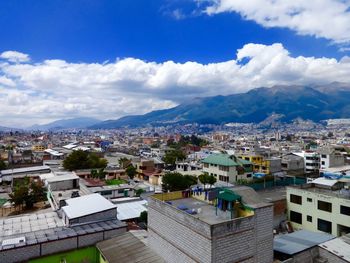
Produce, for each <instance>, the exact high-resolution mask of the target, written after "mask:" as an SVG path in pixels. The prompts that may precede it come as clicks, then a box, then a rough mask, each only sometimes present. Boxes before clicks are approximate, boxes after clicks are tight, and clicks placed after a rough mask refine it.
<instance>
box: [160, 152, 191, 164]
mask: <svg viewBox="0 0 350 263" xmlns="http://www.w3.org/2000/svg"><path fill="white" fill-rule="evenodd" d="M184 159H186V155H185V154H184V153H183V152H182V151H181V150H178V149H174V150H173V151H168V152H167V153H166V154H165V156H164V157H163V161H164V162H165V163H166V164H168V165H175V163H176V161H177V160H184Z"/></svg>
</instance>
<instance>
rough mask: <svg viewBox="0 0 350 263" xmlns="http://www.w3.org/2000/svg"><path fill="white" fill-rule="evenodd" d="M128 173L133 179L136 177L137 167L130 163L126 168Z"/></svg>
mask: <svg viewBox="0 0 350 263" xmlns="http://www.w3.org/2000/svg"><path fill="white" fill-rule="evenodd" d="M125 172H126V174H127V175H128V177H129V178H130V179H131V180H132V179H134V177H135V175H136V168H135V167H134V166H133V165H129V166H128V167H127V168H126V169H125Z"/></svg>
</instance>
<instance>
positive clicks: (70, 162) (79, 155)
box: [63, 150, 108, 171]
mask: <svg viewBox="0 0 350 263" xmlns="http://www.w3.org/2000/svg"><path fill="white" fill-rule="evenodd" d="M107 164H108V162H107V160H106V159H103V158H100V157H98V156H97V155H96V154H94V153H88V152H85V151H82V150H77V151H73V152H72V153H71V154H70V155H68V156H67V158H66V159H65V160H64V161H63V167H64V169H66V170H69V171H74V170H79V169H91V168H106V166H107Z"/></svg>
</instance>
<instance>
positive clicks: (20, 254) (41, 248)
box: [0, 227, 178, 263]
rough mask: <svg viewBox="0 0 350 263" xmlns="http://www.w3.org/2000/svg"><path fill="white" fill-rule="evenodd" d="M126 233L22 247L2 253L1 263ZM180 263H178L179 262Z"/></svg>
mask: <svg viewBox="0 0 350 263" xmlns="http://www.w3.org/2000/svg"><path fill="white" fill-rule="evenodd" d="M125 232H126V227H125V228H118V229H113V230H108V231H101V232H96V233H91V234H86V235H81V236H76V237H71V238H65V239H60V240H55V241H50V242H44V243H41V244H37V245H33V246H29V245H28V246H22V247H16V248H12V249H8V250H2V251H0V262H1V263H13V262H25V261H28V260H29V259H32V258H38V257H42V256H47V255H50V254H55V253H58V252H63V251H68V250H72V249H76V248H82V247H86V246H90V245H95V244H96V243H97V242H100V241H103V240H106V239H109V238H111V237H114V236H118V235H120V234H122V233H125ZM177 263H178V262H177Z"/></svg>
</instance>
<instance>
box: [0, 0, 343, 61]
mask: <svg viewBox="0 0 350 263" xmlns="http://www.w3.org/2000/svg"><path fill="white" fill-rule="evenodd" d="M175 10H180V12H181V13H183V14H184V16H185V17H184V18H181V19H176V18H175V17H174V15H173V13H174V11H175ZM194 11H195V12H196V14H192V13H193V12H194ZM200 12H201V9H199V8H197V6H196V4H195V2H193V1H191V0H168V1H167V0H135V1H130V0H118V1H103V0H68V1H61V0H47V1H44V0H43V1H32V0H29V1H28V0H11V1H1V2H0V26H1V28H2V36H3V37H2V40H1V42H0V48H1V50H3V51H5V50H17V51H20V52H23V53H27V54H30V56H31V57H32V59H33V60H37V61H40V60H44V59H50V58H51V59H56V58H60V59H64V60H69V61H73V62H80V61H83V62H103V61H105V60H114V59H115V58H116V57H121V58H123V57H136V58H140V59H144V60H147V61H157V62H163V61H166V60H174V61H177V62H186V61H197V62H200V63H209V62H219V61H225V60H228V59H232V58H234V57H235V53H236V50H237V49H238V48H241V47H242V46H243V45H244V44H246V43H260V44H272V43H276V42H278V43H283V45H284V46H285V48H286V49H288V50H289V51H290V52H291V54H292V55H295V56H298V55H304V56H316V57H322V56H326V57H335V58H339V57H342V56H344V55H345V54H346V53H344V52H340V51H339V47H338V46H337V45H332V44H331V43H330V42H329V41H327V40H325V39H322V38H318V39H317V38H315V37H310V36H298V35H297V34H296V33H294V32H292V31H291V30H289V29H281V28H269V29H266V28H264V27H262V26H260V25H258V24H257V23H256V22H254V21H247V20H243V19H242V18H241V16H240V15H239V14H237V13H221V14H218V15H215V16H207V15H204V14H202V15H200Z"/></svg>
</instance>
